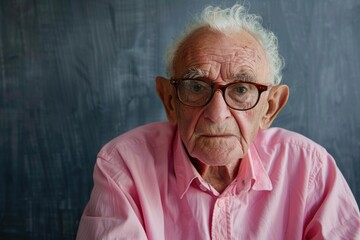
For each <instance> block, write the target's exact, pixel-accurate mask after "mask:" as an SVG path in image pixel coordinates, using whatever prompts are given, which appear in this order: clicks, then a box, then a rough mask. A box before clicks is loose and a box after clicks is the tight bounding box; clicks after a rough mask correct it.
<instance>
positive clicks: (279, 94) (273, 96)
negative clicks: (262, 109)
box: [260, 85, 289, 129]
mask: <svg viewBox="0 0 360 240" xmlns="http://www.w3.org/2000/svg"><path fill="white" fill-rule="evenodd" d="M288 98H289V87H288V86H287V85H277V86H273V87H271V89H270V93H269V97H268V108H267V111H266V113H265V115H264V116H263V118H262V121H261V124H260V127H261V129H267V128H269V127H270V125H271V123H272V122H273V121H274V120H275V118H276V116H277V115H278V114H279V112H280V111H281V109H282V108H283V107H284V106H285V104H286V102H287V100H288Z"/></svg>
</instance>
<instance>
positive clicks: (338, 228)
mask: <svg viewBox="0 0 360 240" xmlns="http://www.w3.org/2000/svg"><path fill="white" fill-rule="evenodd" d="M314 158H315V159H317V160H316V161H317V163H318V164H315V169H314V171H313V175H312V176H311V178H310V183H309V195H308V199H307V204H306V206H308V209H307V212H308V216H307V220H306V221H307V223H306V229H305V236H304V239H346V240H351V239H360V215H359V208H358V206H357V203H356V201H355V198H354V196H353V194H352V192H351V190H350V188H349V186H348V184H347V182H346V180H345V179H344V177H343V175H342V174H341V172H340V170H339V169H338V167H337V166H336V163H335V161H334V159H333V158H332V157H331V156H330V155H329V154H328V153H326V152H325V150H324V152H323V153H320V154H317V155H316V156H314Z"/></svg>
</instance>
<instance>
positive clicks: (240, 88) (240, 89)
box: [235, 86, 248, 94]
mask: <svg viewBox="0 0 360 240" xmlns="http://www.w3.org/2000/svg"><path fill="white" fill-rule="evenodd" d="M247 91H248V89H247V88H246V87H244V86H239V87H237V88H235V92H236V93H240V94H244V93H246V92H247Z"/></svg>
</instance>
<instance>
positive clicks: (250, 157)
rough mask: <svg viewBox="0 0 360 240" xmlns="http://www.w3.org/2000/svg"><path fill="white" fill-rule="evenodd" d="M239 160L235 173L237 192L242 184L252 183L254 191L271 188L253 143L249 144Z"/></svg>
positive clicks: (269, 189)
mask: <svg viewBox="0 0 360 240" xmlns="http://www.w3.org/2000/svg"><path fill="white" fill-rule="evenodd" d="M241 161H242V162H241V164H240V169H239V172H238V175H237V190H238V192H239V191H240V190H242V189H243V185H249V186H250V185H252V189H253V190H255V191H262V190H264V191H271V190H272V183H271V180H270V177H269V175H268V173H267V171H266V170H265V167H264V165H263V162H262V160H261V158H260V156H259V154H258V152H257V150H256V148H255V145H254V144H251V145H250V148H249V149H248V152H247V154H246V156H245V157H244V158H243V159H242V160H241Z"/></svg>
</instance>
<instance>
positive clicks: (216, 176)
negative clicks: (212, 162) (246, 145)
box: [191, 158, 241, 193]
mask: <svg viewBox="0 0 360 240" xmlns="http://www.w3.org/2000/svg"><path fill="white" fill-rule="evenodd" d="M191 161H192V163H193V165H194V166H195V168H196V170H197V171H198V172H199V174H200V175H201V176H202V178H203V179H204V180H205V181H206V182H207V183H209V184H211V186H212V187H213V188H215V189H216V190H217V191H218V192H219V193H222V192H223V191H224V190H225V189H226V187H227V186H228V185H229V184H230V183H231V182H232V181H233V180H234V179H235V178H236V176H237V173H238V169H239V164H240V161H241V160H239V161H238V162H236V163H235V164H232V165H226V166H208V165H205V164H204V163H202V162H200V161H199V160H197V159H194V158H191Z"/></svg>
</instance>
